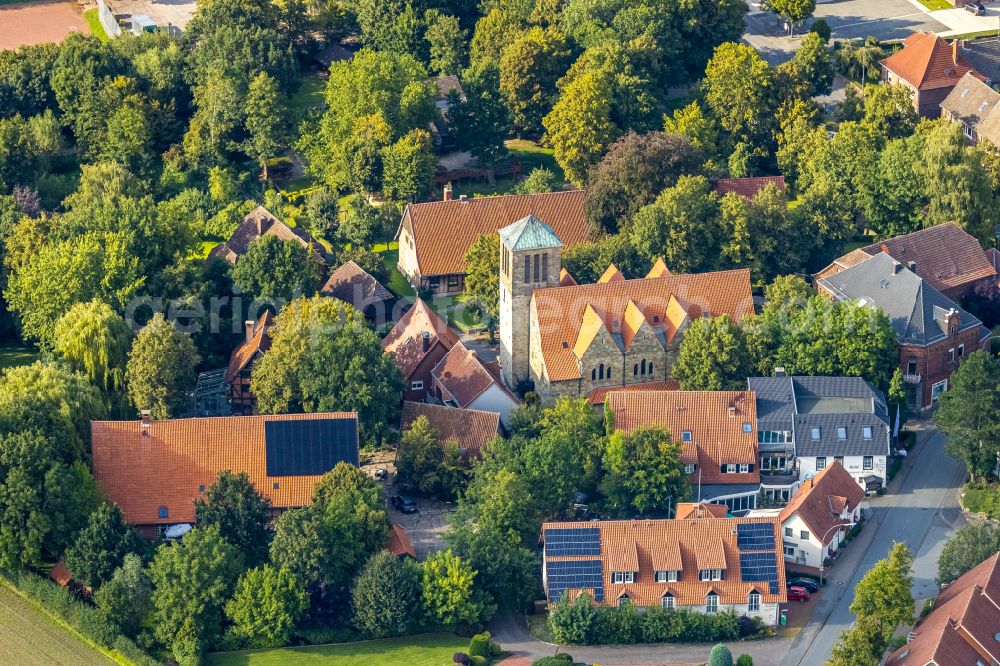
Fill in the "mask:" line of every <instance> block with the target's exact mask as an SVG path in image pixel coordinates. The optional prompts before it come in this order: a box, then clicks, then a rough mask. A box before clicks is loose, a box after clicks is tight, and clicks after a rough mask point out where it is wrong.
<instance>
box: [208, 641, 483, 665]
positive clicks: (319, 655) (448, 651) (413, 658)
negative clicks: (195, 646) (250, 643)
mask: <svg viewBox="0 0 1000 666" xmlns="http://www.w3.org/2000/svg"><path fill="white" fill-rule="evenodd" d="M468 647H469V641H468V639H465V638H459V637H458V636H455V635H454V634H423V635H421V636H408V637H405V638H390V639H387V640H381V641H366V642H363V643H347V644H342V645H316V646H310V647H294V648H281V649H277V650H249V651H245V652H224V653H216V654H210V655H206V658H205V663H206V664H208V666H243V665H247V666H271V665H272V664H274V665H278V664H281V665H282V666H283V665H284V664H306V665H307V666H308V665H310V664H314V665H317V666H318V665H322V666H375V665H376V664H378V666H450V664H451V663H452V661H451V658H452V656H453V655H454V654H455V653H456V652H459V651H462V652H464V651H465V650H467V649H468Z"/></svg>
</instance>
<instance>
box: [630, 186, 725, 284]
mask: <svg viewBox="0 0 1000 666" xmlns="http://www.w3.org/2000/svg"><path fill="white" fill-rule="evenodd" d="M721 235H722V231H721V225H720V219H719V197H718V195H717V194H715V193H714V192H713V191H712V190H711V187H710V186H709V184H708V180H706V179H705V177H704V176H681V177H680V178H679V179H678V180H677V184H676V185H674V186H673V187H669V188H667V189H665V190H664V191H663V193H662V194H660V196H659V197H658V198H657V199H656V202H655V203H652V204H649V205H648V206H643V207H642V208H641V209H640V210H639V212H638V213H636V215H635V217H634V218H633V220H632V228H631V230H630V231H629V237H630V238H631V239H632V244H633V245H634V246H635V249H636V250H637V251H638V252H639V254H640V255H641V256H642V257H643V258H645V259H646V260H647V261H649V262H650V263H652V262H653V261H655V260H656V259H657V258H658V257H663V259H664V260H665V261H666V262H667V265H668V266H670V268H671V270H674V271H677V272H679V273H694V272H699V271H703V270H708V269H710V268H711V267H712V266H713V265H714V264H715V262H716V261H717V260H718V255H719V245H720V242H721Z"/></svg>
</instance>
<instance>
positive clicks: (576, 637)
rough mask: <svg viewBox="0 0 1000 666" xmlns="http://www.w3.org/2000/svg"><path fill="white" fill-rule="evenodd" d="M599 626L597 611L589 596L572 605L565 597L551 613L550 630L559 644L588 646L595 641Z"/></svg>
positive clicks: (579, 598)
mask: <svg viewBox="0 0 1000 666" xmlns="http://www.w3.org/2000/svg"><path fill="white" fill-rule="evenodd" d="M597 624H598V617H597V609H596V608H595V607H594V605H593V604H592V603H591V600H590V596H589V595H587V594H581V595H580V596H579V597H577V598H576V599H574V600H573V601H572V603H571V602H570V601H569V600H568V599H566V597H563V599H562V600H561V601H560V602H559V603H558V604H556V606H555V607H554V608H553V609H552V610H551V612H550V613H549V628H550V629H551V630H552V637H553V638H555V639H556V642H558V643H570V644H573V643H576V644H587V643H589V642H591V641H593V639H594V637H595V634H596V631H597Z"/></svg>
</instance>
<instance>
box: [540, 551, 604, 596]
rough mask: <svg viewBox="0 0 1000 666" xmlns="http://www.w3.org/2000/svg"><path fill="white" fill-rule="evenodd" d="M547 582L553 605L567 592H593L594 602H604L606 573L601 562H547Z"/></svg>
mask: <svg viewBox="0 0 1000 666" xmlns="http://www.w3.org/2000/svg"><path fill="white" fill-rule="evenodd" d="M545 582H546V584H547V586H548V594H549V601H550V602H552V603H555V602H557V601H559V600H560V599H562V595H563V592H565V591H566V590H593V591H594V601H598V602H601V601H604V572H603V569H602V567H601V561H600V560H576V561H574V562H546V563H545Z"/></svg>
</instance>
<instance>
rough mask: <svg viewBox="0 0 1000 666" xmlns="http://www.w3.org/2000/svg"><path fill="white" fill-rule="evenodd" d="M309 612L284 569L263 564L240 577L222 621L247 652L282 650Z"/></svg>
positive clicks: (305, 599) (304, 596)
mask: <svg viewBox="0 0 1000 666" xmlns="http://www.w3.org/2000/svg"><path fill="white" fill-rule="evenodd" d="M308 609H309V595H308V594H307V593H306V591H305V589H304V588H303V587H302V585H301V583H300V582H299V580H298V579H297V578H296V577H295V576H294V575H293V574H292V573H290V572H289V571H288V570H287V569H276V568H275V567H272V566H271V565H269V564H265V565H264V566H262V567H259V568H257V569H251V570H249V571H247V572H246V573H245V574H243V575H242V576H241V577H240V580H239V582H238V583H237V584H236V591H235V593H234V594H233V598H232V599H231V600H230V601H229V602H228V603H227V604H226V617H228V618H229V621H230V622H232V623H233V628H232V631H233V634H234V635H236V636H237V637H239V638H240V639H242V640H243V641H244V643H245V644H246V646H247V647H249V648H268V647H282V646H284V645H286V644H287V643H288V638H289V636H291V633H292V631H293V630H294V629H295V627H296V625H298V623H299V621H300V620H301V619H302V618H303V616H304V615H305V613H306V611H307V610H308Z"/></svg>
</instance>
